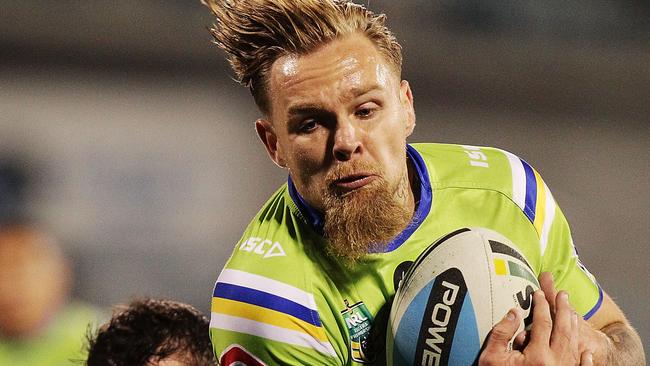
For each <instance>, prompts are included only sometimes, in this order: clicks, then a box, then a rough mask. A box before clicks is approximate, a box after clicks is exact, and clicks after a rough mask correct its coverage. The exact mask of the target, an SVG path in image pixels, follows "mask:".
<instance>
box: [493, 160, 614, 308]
mask: <svg viewBox="0 0 650 366" xmlns="http://www.w3.org/2000/svg"><path fill="white" fill-rule="evenodd" d="M505 153H506V155H507V157H508V159H509V161H510V166H511V170H512V175H513V183H512V199H513V201H515V203H516V204H517V205H518V206H519V207H520V208H521V210H522V211H523V213H524V214H525V215H526V216H527V217H528V219H529V221H530V222H531V224H532V225H533V227H534V228H535V231H536V233H537V236H538V237H539V245H540V255H541V259H542V261H541V271H542V272H551V273H552V274H553V279H554V282H555V286H556V287H557V288H558V289H561V290H566V291H567V292H568V293H569V294H570V295H571V296H570V301H571V304H572V305H573V307H574V308H575V309H576V311H577V312H578V313H580V314H581V315H582V316H583V317H584V318H585V319H588V318H589V317H591V316H592V315H593V314H594V313H595V312H596V311H597V310H598V308H599V307H600V305H601V303H602V299H603V292H602V290H601V288H600V286H599V285H598V283H597V281H596V279H595V278H594V276H593V275H592V274H591V273H590V272H589V271H588V270H587V269H586V268H585V266H584V265H582V263H581V262H580V260H579V258H578V254H577V251H576V249H575V246H574V244H573V239H572V237H571V230H570V228H569V224H568V222H567V220H566V217H565V216H564V214H563V213H562V210H561V209H560V207H559V206H558V205H557V203H556V201H555V199H554V198H553V194H552V193H551V191H550V189H549V188H548V186H547V185H546V183H545V182H544V180H543V179H542V177H541V176H540V174H539V173H538V172H537V171H536V170H535V169H534V168H532V167H531V166H530V165H529V164H528V163H526V162H525V161H524V160H522V159H520V158H519V157H517V156H515V155H513V154H510V153H508V152H505Z"/></svg>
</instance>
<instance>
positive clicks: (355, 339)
mask: <svg viewBox="0 0 650 366" xmlns="http://www.w3.org/2000/svg"><path fill="white" fill-rule="evenodd" d="M343 301H344V302H345V310H341V315H342V316H343V320H344V321H345V325H346V326H347V327H348V334H349V336H350V355H351V356H352V360H354V361H356V362H360V363H369V362H373V361H374V359H375V354H374V352H373V345H372V344H371V342H370V329H371V328H372V315H371V314H370V311H368V308H367V307H366V305H365V304H364V303H363V301H359V302H358V303H356V304H354V305H352V306H350V303H349V302H348V300H343Z"/></svg>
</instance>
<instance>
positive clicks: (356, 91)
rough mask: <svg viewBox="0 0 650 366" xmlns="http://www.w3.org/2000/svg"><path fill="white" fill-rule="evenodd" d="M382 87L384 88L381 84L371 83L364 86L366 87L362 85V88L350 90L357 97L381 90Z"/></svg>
mask: <svg viewBox="0 0 650 366" xmlns="http://www.w3.org/2000/svg"><path fill="white" fill-rule="evenodd" d="M381 89H382V87H381V86H380V85H379V84H371V85H368V86H364V87H361V88H352V89H351V90H350V95H351V96H352V97H353V98H356V97H359V96H362V95H364V94H367V93H370V92H373V91H375V90H381Z"/></svg>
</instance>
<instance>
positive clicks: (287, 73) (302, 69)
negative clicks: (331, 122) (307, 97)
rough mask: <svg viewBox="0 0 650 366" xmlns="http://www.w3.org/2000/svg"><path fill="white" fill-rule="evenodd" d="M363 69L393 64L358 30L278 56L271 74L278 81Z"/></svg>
mask: <svg viewBox="0 0 650 366" xmlns="http://www.w3.org/2000/svg"><path fill="white" fill-rule="evenodd" d="M360 69H366V70H368V71H371V72H372V70H374V69H382V70H386V72H388V69H390V67H389V66H388V63H387V61H386V59H385V57H383V55H382V54H381V53H380V52H379V51H378V50H377V48H376V47H375V45H374V44H373V43H372V42H371V41H370V40H369V39H368V38H367V37H366V36H364V35H362V34H356V33H355V34H352V35H348V36H345V37H342V38H338V39H335V40H332V41H330V42H328V43H326V44H324V45H323V46H321V47H318V48H316V49H315V50H313V51H311V52H308V53H306V54H298V53H289V54H286V55H283V56H281V57H279V58H278V59H277V60H276V61H275V62H274V63H273V65H272V67H271V75H270V76H271V79H272V80H273V79H275V80H274V81H275V82H281V83H282V82H283V81H289V80H290V79H294V78H297V77H298V78H299V77H301V76H305V77H309V76H315V75H317V74H318V73H328V72H329V73H332V72H334V73H339V74H346V73H348V72H349V73H353V72H356V71H358V70H360ZM301 74H302V75H301ZM309 74H312V75H309Z"/></svg>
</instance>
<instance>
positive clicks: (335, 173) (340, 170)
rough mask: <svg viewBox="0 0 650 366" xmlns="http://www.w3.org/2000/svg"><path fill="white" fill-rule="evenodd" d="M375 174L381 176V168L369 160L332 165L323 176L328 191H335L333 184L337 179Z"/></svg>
mask: <svg viewBox="0 0 650 366" xmlns="http://www.w3.org/2000/svg"><path fill="white" fill-rule="evenodd" d="M369 175H376V176H379V177H382V176H383V174H381V169H380V168H379V167H378V166H377V165H376V164H373V163H369V162H352V163H346V164H340V165H336V166H334V168H332V169H331V170H330V171H329V172H328V173H327V175H326V176H325V184H326V187H328V190H330V191H336V189H334V185H335V183H336V182H337V181H339V180H341V179H345V178H349V177H353V176H369Z"/></svg>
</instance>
